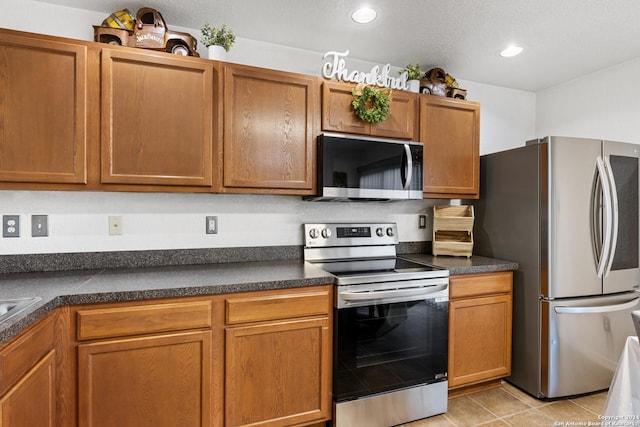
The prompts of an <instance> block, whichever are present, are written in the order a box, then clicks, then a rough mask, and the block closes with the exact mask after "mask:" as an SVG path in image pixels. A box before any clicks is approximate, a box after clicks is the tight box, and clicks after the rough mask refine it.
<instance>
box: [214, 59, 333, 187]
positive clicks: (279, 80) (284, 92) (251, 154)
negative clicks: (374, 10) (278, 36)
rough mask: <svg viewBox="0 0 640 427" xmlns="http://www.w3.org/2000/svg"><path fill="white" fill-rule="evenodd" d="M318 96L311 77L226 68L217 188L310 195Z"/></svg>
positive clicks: (238, 67) (279, 72)
mask: <svg viewBox="0 0 640 427" xmlns="http://www.w3.org/2000/svg"><path fill="white" fill-rule="evenodd" d="M319 94H320V86H319V79H318V78H316V77H312V76H306V75H302V74H294V73H288V72H282V71H273V70H266V69H261V68H255V67H248V66H242V65H227V66H226V67H225V75H224V108H223V110H224V113H223V114H224V136H223V144H222V154H221V156H222V157H223V163H222V164H223V166H222V168H223V173H222V188H221V189H220V190H221V191H223V192H236V193H280V194H298V195H306V194H313V192H314V183H315V146H316V144H315V141H316V133H317V128H318V126H317V124H318V121H319V119H318V115H319V113H318V105H319ZM219 155H220V154H219Z"/></svg>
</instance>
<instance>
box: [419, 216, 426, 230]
mask: <svg viewBox="0 0 640 427" xmlns="http://www.w3.org/2000/svg"><path fill="white" fill-rule="evenodd" d="M418 228H421V229H422V228H427V216H426V215H418Z"/></svg>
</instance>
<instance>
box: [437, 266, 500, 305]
mask: <svg viewBox="0 0 640 427" xmlns="http://www.w3.org/2000/svg"><path fill="white" fill-rule="evenodd" d="M512 280H513V272H511V271H503V272H499V273H488V274H470V275H464V276H451V277H450V278H449V297H450V298H451V299H456V298H468V297H476V296H482V295H490V294H501V293H509V292H511V284H512Z"/></svg>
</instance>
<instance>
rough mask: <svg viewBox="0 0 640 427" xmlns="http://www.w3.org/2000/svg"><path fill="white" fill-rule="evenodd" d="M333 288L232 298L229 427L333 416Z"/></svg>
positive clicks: (229, 304) (227, 383)
mask: <svg viewBox="0 0 640 427" xmlns="http://www.w3.org/2000/svg"><path fill="white" fill-rule="evenodd" d="M331 301H332V299H331V287H324V288H313V289H306V290H303V289H300V290H296V291H293V290H288V291H281V292H279V293H278V294H272V293H271V294H269V293H267V294H260V293H256V294H254V295H253V296H248V297H240V298H229V299H227V302H226V307H227V324H231V325H233V326H229V327H227V328H226V331H225V352H226V355H225V363H226V366H225V426H227V427H232V426H233V427H235V426H274V427H275V426H303V425H309V424H313V423H317V422H319V421H323V420H328V419H330V418H331V363H332V350H331V349H332V346H331V328H330V325H331V310H332V305H331Z"/></svg>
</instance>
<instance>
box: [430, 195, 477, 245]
mask: <svg viewBox="0 0 640 427" xmlns="http://www.w3.org/2000/svg"><path fill="white" fill-rule="evenodd" d="M473 221H474V214H473V206H471V205H462V206H448V205H447V206H434V207H433V241H432V245H433V255H435V256H438V255H453V256H466V257H467V258H469V257H471V253H472V252H473Z"/></svg>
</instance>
